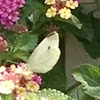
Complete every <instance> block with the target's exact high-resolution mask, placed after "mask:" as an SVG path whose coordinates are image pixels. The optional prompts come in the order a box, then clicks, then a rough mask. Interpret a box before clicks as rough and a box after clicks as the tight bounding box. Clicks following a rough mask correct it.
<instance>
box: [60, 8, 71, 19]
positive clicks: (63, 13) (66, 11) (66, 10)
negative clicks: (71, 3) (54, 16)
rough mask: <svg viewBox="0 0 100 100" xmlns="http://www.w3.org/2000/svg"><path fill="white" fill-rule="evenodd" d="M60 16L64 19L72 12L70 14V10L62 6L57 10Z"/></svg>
mask: <svg viewBox="0 0 100 100" xmlns="http://www.w3.org/2000/svg"><path fill="white" fill-rule="evenodd" d="M59 14H60V17H61V18H64V19H69V18H70V17H71V16H72V14H71V10H70V9H67V8H63V9H61V10H60V11H59Z"/></svg>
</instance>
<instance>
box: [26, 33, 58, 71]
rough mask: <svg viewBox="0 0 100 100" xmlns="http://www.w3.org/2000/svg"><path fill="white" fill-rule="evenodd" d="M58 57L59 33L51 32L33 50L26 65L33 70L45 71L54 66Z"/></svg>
mask: <svg viewBox="0 0 100 100" xmlns="http://www.w3.org/2000/svg"><path fill="white" fill-rule="evenodd" d="M59 57H60V49H59V35H58V33H57V32H52V33H51V34H50V35H49V36H47V37H46V38H45V39H44V40H43V41H42V42H41V43H40V44H39V45H38V46H37V47H36V49H35V50H34V51H33V53H32V54H31V56H30V58H29V59H28V62H27V66H28V68H29V69H30V70H32V71H33V72H37V73H46V72H48V71H50V70H51V69H52V68H53V67H54V65H55V64H56V63H57V61H58V59H59Z"/></svg>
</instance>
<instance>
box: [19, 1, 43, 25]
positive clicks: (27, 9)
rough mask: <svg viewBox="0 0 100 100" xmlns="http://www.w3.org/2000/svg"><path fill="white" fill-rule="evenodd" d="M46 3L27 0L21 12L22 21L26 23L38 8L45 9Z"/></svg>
mask: <svg viewBox="0 0 100 100" xmlns="http://www.w3.org/2000/svg"><path fill="white" fill-rule="evenodd" d="M43 7H44V5H43V4H42V3H39V2H38V1H37V0H26V3H25V5H24V7H23V8H22V10H21V12H20V22H21V23H23V24H26V22H27V19H28V17H29V16H30V15H31V14H32V13H33V12H34V10H37V9H41V8H42V9H43Z"/></svg>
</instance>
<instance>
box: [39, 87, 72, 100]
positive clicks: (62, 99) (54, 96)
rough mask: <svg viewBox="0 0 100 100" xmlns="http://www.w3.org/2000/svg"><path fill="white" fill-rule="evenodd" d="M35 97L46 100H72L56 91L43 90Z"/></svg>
mask: <svg viewBox="0 0 100 100" xmlns="http://www.w3.org/2000/svg"><path fill="white" fill-rule="evenodd" d="M37 95H39V96H40V99H41V97H44V98H46V99H47V100H74V99H73V98H71V97H69V96H68V95H66V94H64V93H62V92H60V91H58V90H56V89H50V88H49V89H43V90H40V91H39V92H37Z"/></svg>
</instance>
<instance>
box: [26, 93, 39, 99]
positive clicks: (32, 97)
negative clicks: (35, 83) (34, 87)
mask: <svg viewBox="0 0 100 100" xmlns="http://www.w3.org/2000/svg"><path fill="white" fill-rule="evenodd" d="M25 100H40V97H39V95H37V94H36V93H28V94H27V95H25Z"/></svg>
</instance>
